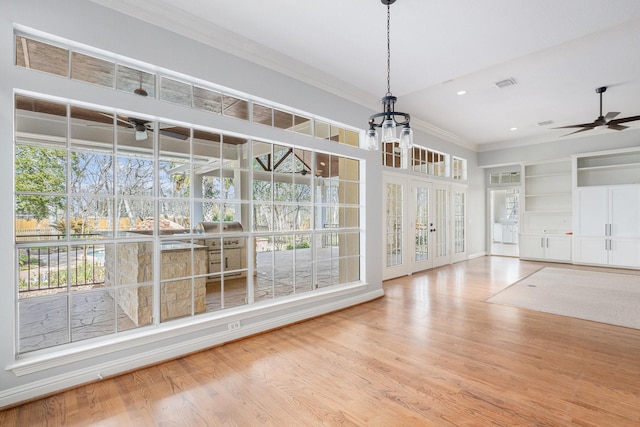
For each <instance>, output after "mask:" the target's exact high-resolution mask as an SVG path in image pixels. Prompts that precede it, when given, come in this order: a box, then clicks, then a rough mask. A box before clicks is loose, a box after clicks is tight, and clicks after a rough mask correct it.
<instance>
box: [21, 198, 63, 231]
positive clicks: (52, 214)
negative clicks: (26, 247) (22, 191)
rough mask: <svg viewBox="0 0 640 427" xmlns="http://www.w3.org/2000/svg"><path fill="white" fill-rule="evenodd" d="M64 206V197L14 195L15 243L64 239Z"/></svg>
mask: <svg viewBox="0 0 640 427" xmlns="http://www.w3.org/2000/svg"><path fill="white" fill-rule="evenodd" d="M66 205H67V203H66V197H64V196H44V195H43V196H37V195H28V196H27V195H16V207H15V212H16V241H17V242H24V241H30V240H60V239H64V238H65V237H66V234H65V231H66V227H65V226H64V218H65V212H66Z"/></svg>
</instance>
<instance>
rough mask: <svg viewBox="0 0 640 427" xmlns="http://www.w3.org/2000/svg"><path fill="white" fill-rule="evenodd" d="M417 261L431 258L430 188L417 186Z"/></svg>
mask: <svg viewBox="0 0 640 427" xmlns="http://www.w3.org/2000/svg"><path fill="white" fill-rule="evenodd" d="M415 208H416V213H415V215H416V231H415V233H416V243H415V253H416V258H415V260H416V261H424V260H427V259H429V190H428V189H427V188H424V187H417V188H416V201H415Z"/></svg>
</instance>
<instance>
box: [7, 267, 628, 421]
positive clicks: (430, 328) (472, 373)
mask: <svg viewBox="0 0 640 427" xmlns="http://www.w3.org/2000/svg"><path fill="white" fill-rule="evenodd" d="M544 265H545V264H542V263H534V262H525V261H520V260H518V259H515V258H502V257H483V258H478V259H474V260H470V261H467V262H462V263H458V264H455V265H451V266H446V267H442V268H438V269H434V270H430V271H427V272H424V273H420V274H415V275H413V276H409V277H403V278H399V279H394V280H390V281H387V282H386V283H385V285H384V287H385V291H386V296H385V297H384V298H381V299H378V300H376V301H373V302H370V303H367V304H362V305H359V306H357V307H352V308H349V309H346V310H342V311H340V312H336V313H332V314H330V315H326V316H322V317H319V318H316V319H312V320H309V321H305V322H302V323H299V324H296V325H292V326H289V327H285V328H282V329H279V330H276V331H272V332H269V333H265V334H261V335H258V336H254V337H250V338H248V339H244V340H240V341H237V342H233V343H229V344H226V345H223V346H220V347H217V348H213V349H210V350H207V351H203V352H199V353H196V354H192V355H189V356H186V357H183V358H180V359H177V360H173V361H170V362H167V363H162V364H159V365H156V366H153V367H149V368H146V369H141V370H138V371H135V372H132V373H128V374H125V375H121V376H118V377H115V378H110V379H107V380H104V381H101V382H97V383H93V384H89V385H86V386H82V387H78V388H75V389H72V390H69V391H66V392H63V393H60V394H57V395H54V396H51V397H47V398H44V399H40V400H37V401H33V402H29V403H26V404H24V405H22V406H18V407H15V408H10V409H7V410H5V411H3V412H0V425H2V426H40V425H42V426H44V425H47V426H56V425H68V426H86V425H97V426H119V427H124V426H159V425H163V426H222V425H229V426H335V425H339V426H431V425H433V426H492V425H496V426H533V425H535V426H571V425H575V426H616V427H620V426H638V425H640V330H635V329H629V328H622V327H616V326H611V325H605V324H600V323H595V322H589V321H584V320H579V319H572V318H567V317H562V316H556V315H551V314H545V313H540V312H534V311H528V310H523V309H518V308H514V307H507V306H501V305H496V304H491V303H487V302H484V300H485V299H486V298H487V297H489V296H491V295H493V294H494V293H496V292H498V291H500V290H501V289H503V288H505V287H507V286H508V285H509V284H511V283H513V282H515V281H516V280H518V279H521V278H523V277H525V276H527V275H529V274H531V273H533V272H534V271H537V270H538V269H540V268H542V267H543V266H544ZM555 266H557V265H555ZM563 267H564V268H574V269H578V268H580V269H594V270H604V271H615V270H611V269H608V270H607V269H595V268H584V267H576V266H570V265H564V266H563ZM624 272H625V273H629V274H636V275H639V286H640V272H637V271H626V270H624Z"/></svg>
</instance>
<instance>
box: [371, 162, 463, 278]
mask: <svg viewBox="0 0 640 427" xmlns="http://www.w3.org/2000/svg"><path fill="white" fill-rule="evenodd" d="M383 181H384V191H385V193H384V196H385V197H384V207H383V212H384V227H385V230H384V233H383V236H384V239H385V241H384V245H383V247H384V251H385V253H384V258H383V259H384V262H385V268H384V272H383V278H384V279H390V278H392V277H398V276H402V275H406V274H411V273H413V272H416V271H420V270H425V269H428V268H433V267H437V266H440V265H444V264H449V263H450V262H451V255H450V248H451V246H452V243H453V242H454V239H453V237H454V235H455V234H457V235H458V236H459V235H460V233H459V232H458V233H451V232H450V230H451V226H452V224H451V217H452V215H451V210H452V202H451V200H450V193H451V192H450V185H449V184H445V183H434V182H430V181H428V180H426V179H425V180H423V179H419V178H407V177H403V176H399V175H395V174H385V176H384V180H383ZM462 236H464V233H462ZM463 246H464V245H463ZM457 247H460V244H459V243H458V244H457Z"/></svg>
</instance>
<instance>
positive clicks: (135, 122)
mask: <svg viewBox="0 0 640 427" xmlns="http://www.w3.org/2000/svg"><path fill="white" fill-rule="evenodd" d="M100 114H102V115H104V116H106V117H109V118H112V117H113V116H111V115H109V114H104V113H100ZM116 120H117V121H118V122H120V123H122V124H124V125H126V126H128V127H130V128H132V129H134V130H135V138H136V141H145V140H147V139H148V138H149V132H153V126H152V122H151V121H150V120H144V119H138V118H135V117H127V116H120V115H118V116H116ZM160 126H161V127H160V129H159V131H160V134H161V135H165V136H169V137H171V138H176V139H181V140H183V141H184V140H186V139H187V138H188V137H189V134H188V133H183V132H177V131H176V132H174V131H171V130H169V129H179V128H178V127H176V126H171V125H160Z"/></svg>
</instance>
